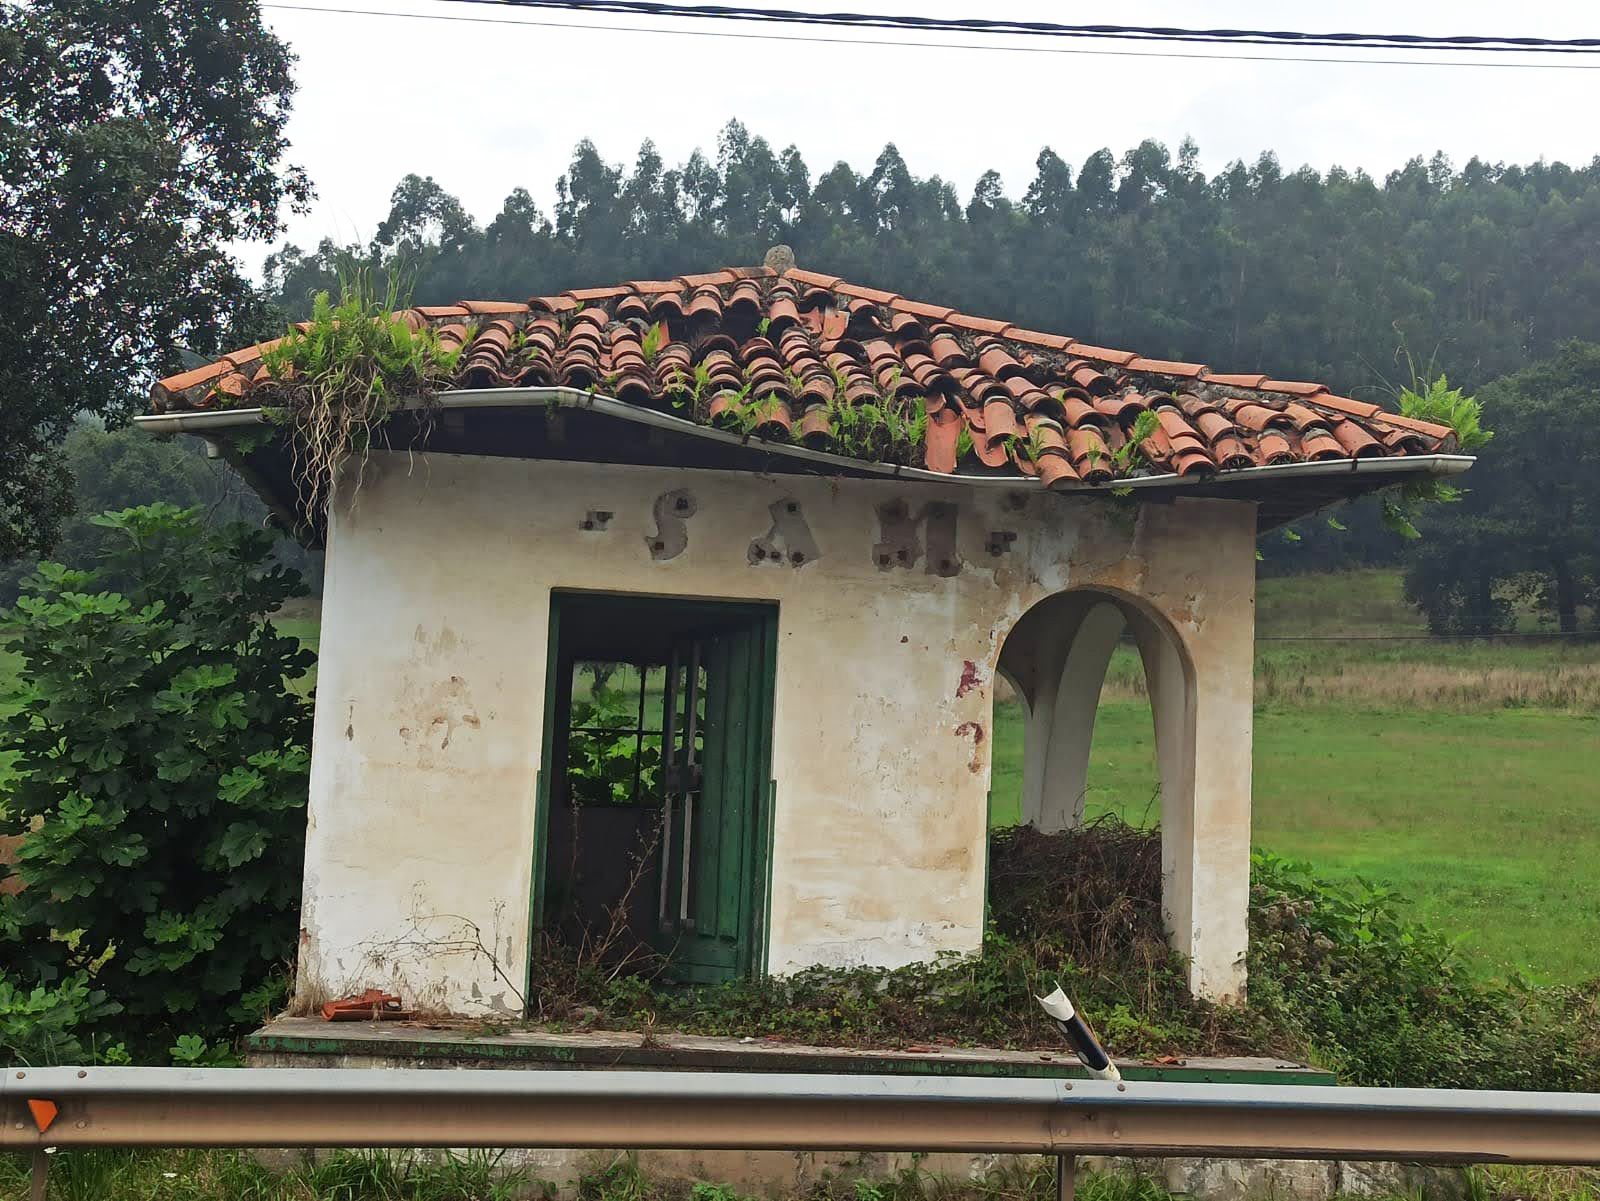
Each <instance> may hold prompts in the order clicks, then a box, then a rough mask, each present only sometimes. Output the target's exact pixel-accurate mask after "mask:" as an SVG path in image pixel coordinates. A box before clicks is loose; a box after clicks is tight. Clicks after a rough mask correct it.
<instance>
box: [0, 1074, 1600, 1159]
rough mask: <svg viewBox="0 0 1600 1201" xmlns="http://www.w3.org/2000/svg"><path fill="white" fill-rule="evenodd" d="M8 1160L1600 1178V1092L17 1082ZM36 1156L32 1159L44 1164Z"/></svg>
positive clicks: (458, 1080) (0, 1106)
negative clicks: (1039, 1162)
mask: <svg viewBox="0 0 1600 1201" xmlns="http://www.w3.org/2000/svg"><path fill="white" fill-rule="evenodd" d="M0 1114H3V1117H4V1127H3V1129H0V1150H6V1151H19V1152H29V1151H33V1152H37V1151H40V1150H41V1149H43V1148H45V1147H63V1148H67V1147H550V1148H596V1147H599V1148H639V1149H647V1148H648V1149H679V1148H681V1149H704V1150H713V1149H741V1150H841V1151H929V1152H932V1151H971V1152H1001V1153H1006V1152H1010V1153H1018V1154H1048V1155H1058V1156H1070V1155H1075V1154H1099V1155H1148V1156H1182V1155H1207V1156H1228V1157H1254V1158H1272V1159H1357V1160H1378V1159H1392V1160H1409V1161H1435V1162H1448V1163H1469V1162H1501V1163H1540V1164H1600V1095H1595V1094H1587V1093H1514V1092H1465V1091H1451V1090H1432V1089H1373V1088H1321V1087H1296V1086H1292V1085H1247V1084H1237V1085H1235V1084H1171V1083H1154V1082H1140V1081H1130V1082H1126V1083H1121V1084H1117V1083H1112V1082H1109V1081H1097V1080H1096V1081H1082V1080H1070V1081H1069V1080H1038V1079H1002V1080H985V1079H950V1078H944V1077H907V1076H825V1075H797V1074H754V1073H714V1072H632V1071H539V1072H516V1071H495V1070H488V1071H482V1070H430V1069H343V1070H330V1069H318V1068H312V1069H295V1068H236V1069H186V1068H11V1069H7V1070H6V1071H5V1075H4V1079H3V1080H0ZM39 1158H40V1159H42V1158H43V1157H42V1156H40V1157H39Z"/></svg>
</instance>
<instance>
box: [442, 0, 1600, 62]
mask: <svg viewBox="0 0 1600 1201" xmlns="http://www.w3.org/2000/svg"><path fill="white" fill-rule="evenodd" d="M449 2H451V3H458V4H490V5H495V6H498V7H502V8H503V7H513V8H541V9H556V10H561V11H566V12H583V13H604V14H617V15H622V16H632V17H671V18H675V19H690V20H717V21H729V20H735V21H752V22H759V23H763V24H781V25H822V26H831V27H834V28H846V29H892V30H903V31H911V32H917V33H964V34H965V33H982V34H1006V35H1020V36H1031V37H1065V38H1117V39H1132V40H1137V41H1173V42H1197V43H1209V44H1216V43H1223V44H1229V45H1271V46H1281V45H1287V46H1354V47H1357V48H1363V49H1399V50H1456V51H1462V50H1465V51H1471V52H1474V53H1478V52H1489V53H1528V52H1535V53H1541V54H1594V53H1596V52H1600V38H1538V37H1500V36H1487V35H1478V34H1451V35H1435V34H1412V33H1302V32H1299V31H1295V30H1282V29H1280V30H1270V29H1185V28H1179V27H1176V26H1164V25H1065V24H1060V23H1057V22H1054V21H1020V20H1014V19H1010V18H989V17H922V16H914V15H906V14H900V13H857V12H828V13H814V12H805V11H802V10H798V9H787V8H760V7H756V6H754V5H744V4H734V5H726V4H675V3H668V2H666V0H449Z"/></svg>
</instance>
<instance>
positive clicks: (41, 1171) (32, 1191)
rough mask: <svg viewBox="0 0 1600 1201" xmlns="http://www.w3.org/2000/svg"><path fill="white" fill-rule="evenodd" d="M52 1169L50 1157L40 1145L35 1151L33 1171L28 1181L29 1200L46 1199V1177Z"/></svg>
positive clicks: (38, 1200)
mask: <svg viewBox="0 0 1600 1201" xmlns="http://www.w3.org/2000/svg"><path fill="white" fill-rule="evenodd" d="M49 1171H50V1157H49V1156H47V1155H46V1154H45V1153H44V1148H43V1147H40V1148H39V1149H38V1150H37V1151H35V1152H34V1153H33V1172H32V1174H31V1177H30V1179H29V1181H28V1201H44V1179H45V1176H46V1174H47V1173H48V1172H49Z"/></svg>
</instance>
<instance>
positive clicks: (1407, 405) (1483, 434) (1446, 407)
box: [1383, 352, 1494, 539]
mask: <svg viewBox="0 0 1600 1201" xmlns="http://www.w3.org/2000/svg"><path fill="white" fill-rule="evenodd" d="M1406 362H1407V364H1408V365H1409V366H1410V368H1411V385H1410V386H1409V387H1404V388H1401V389H1400V390H1399V393H1398V400H1399V403H1400V413H1401V415H1402V416H1405V417H1410V418H1413V419H1414V420H1417V421H1431V422H1433V423H1434V424H1436V425H1444V426H1448V427H1449V428H1450V429H1451V430H1452V431H1453V432H1454V433H1455V436H1456V443H1457V445H1458V446H1459V447H1460V449H1461V450H1462V452H1463V453H1466V454H1472V453H1474V452H1476V451H1478V450H1481V449H1482V448H1483V447H1484V446H1485V445H1487V444H1488V442H1489V440H1490V439H1491V438H1493V437H1494V433H1493V432H1492V431H1491V430H1487V429H1485V428H1484V427H1483V405H1482V404H1481V403H1480V402H1479V401H1477V400H1475V399H1474V398H1472V397H1470V396H1467V395H1466V394H1464V393H1463V392H1462V391H1461V389H1460V388H1452V387H1451V386H1450V381H1449V380H1448V379H1446V378H1445V376H1444V375H1443V374H1442V373H1441V374H1440V375H1438V376H1436V377H1435V378H1434V379H1433V380H1432V381H1427V380H1423V379H1421V378H1420V377H1419V376H1418V375H1417V369H1416V364H1415V363H1413V362H1412V361H1411V355H1410V352H1406ZM1462 495H1463V493H1462V491H1461V489H1460V488H1457V487H1456V486H1455V485H1454V484H1449V483H1446V482H1445V481H1444V480H1442V479H1438V478H1435V477H1429V478H1427V479H1421V480H1411V481H1408V482H1407V483H1405V484H1403V485H1401V487H1400V488H1399V489H1398V490H1397V491H1396V492H1394V493H1388V494H1385V496H1384V498H1383V524H1384V525H1385V526H1387V527H1388V528H1389V529H1390V530H1391V531H1392V532H1393V533H1396V534H1399V535H1400V536H1401V537H1402V538H1409V539H1416V538H1420V537H1422V535H1421V533H1420V532H1419V531H1418V530H1417V527H1416V523H1415V521H1414V520H1413V518H1415V517H1416V515H1417V512H1418V510H1419V509H1420V508H1421V506H1423V505H1425V504H1450V503H1452V502H1454V501H1458V500H1460V499H1461V497H1462Z"/></svg>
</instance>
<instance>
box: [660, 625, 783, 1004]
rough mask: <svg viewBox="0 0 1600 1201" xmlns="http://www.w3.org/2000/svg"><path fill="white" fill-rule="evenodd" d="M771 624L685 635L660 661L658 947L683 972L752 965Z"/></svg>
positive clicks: (761, 864) (710, 978)
mask: <svg viewBox="0 0 1600 1201" xmlns="http://www.w3.org/2000/svg"><path fill="white" fill-rule="evenodd" d="M768 626H769V623H768V622H767V621H765V620H763V619H761V618H742V619H740V620H738V621H736V622H731V623H728V624H726V625H719V626H717V627H715V628H712V629H708V630H706V631H704V632H701V633H697V634H694V635H692V636H690V637H688V638H685V639H683V640H682V641H681V642H680V643H679V644H678V645H677V646H676V647H675V648H674V651H673V656H672V661H671V662H670V663H669V664H668V671H667V692H668V698H669V700H668V704H667V714H668V720H667V723H666V724H667V725H668V727H669V728H668V729H666V730H664V732H663V742H664V745H665V747H666V764H665V768H666V770H665V784H666V800H665V812H664V813H663V819H664V827H663V836H662V844H663V845H662V870H661V875H660V897H659V916H660V923H659V938H660V946H661V949H662V951H664V952H665V953H666V954H667V956H668V962H669V964H670V965H671V966H670V972H671V974H672V975H673V976H674V977H675V978H677V979H679V980H683V981H686V982H693V983H710V982H714V981H718V980H728V979H732V978H733V977H735V976H738V975H741V974H744V973H746V972H748V971H749V970H750V967H751V964H752V959H753V956H754V954H755V952H756V946H755V943H756V935H757V931H756V925H757V922H756V918H757V917H758V916H759V915H758V912H757V910H758V906H759V905H760V904H761V898H762V897H763V896H764V891H765V890H764V881H765V866H766V864H765V850H766V832H765V828H764V827H765V822H764V821H763V816H764V812H765V808H766V806H765V805H764V804H763V801H764V799H765V794H766V763H767V745H768V741H767V740H768V737H769V730H768V721H769V716H768V715H769V713H770V696H771V683H770V677H769V675H768V672H767V663H768V654H767V651H768V647H767V645H766V643H767V638H768Z"/></svg>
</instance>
